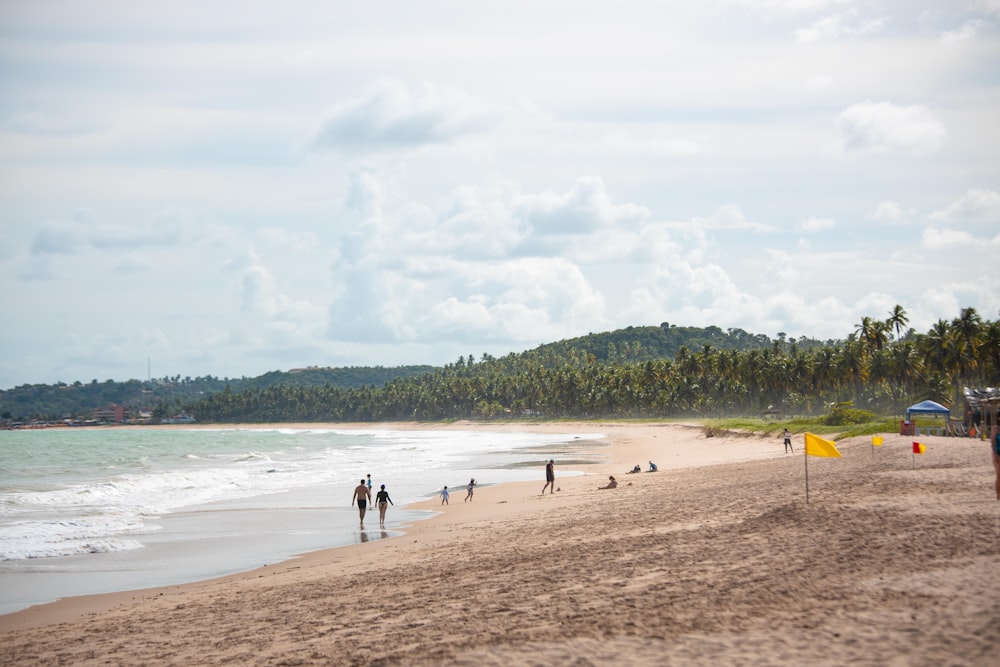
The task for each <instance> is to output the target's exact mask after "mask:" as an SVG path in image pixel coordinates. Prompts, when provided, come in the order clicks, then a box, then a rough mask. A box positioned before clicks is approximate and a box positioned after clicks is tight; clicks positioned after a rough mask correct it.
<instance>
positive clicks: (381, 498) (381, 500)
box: [375, 484, 396, 528]
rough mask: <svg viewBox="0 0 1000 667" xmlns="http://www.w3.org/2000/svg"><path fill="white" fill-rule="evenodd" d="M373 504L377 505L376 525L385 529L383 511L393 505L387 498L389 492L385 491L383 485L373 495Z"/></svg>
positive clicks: (390, 499)
mask: <svg viewBox="0 0 1000 667" xmlns="http://www.w3.org/2000/svg"><path fill="white" fill-rule="evenodd" d="M375 504H376V505H378V525H380V526H382V527H383V528H384V527H385V511H386V510H387V509H389V505H395V504H396V503H394V502H392V498H390V497H389V492H388V491H386V490H385V484H383V485H382V488H381V489H380V490H379V492H378V493H376V494H375Z"/></svg>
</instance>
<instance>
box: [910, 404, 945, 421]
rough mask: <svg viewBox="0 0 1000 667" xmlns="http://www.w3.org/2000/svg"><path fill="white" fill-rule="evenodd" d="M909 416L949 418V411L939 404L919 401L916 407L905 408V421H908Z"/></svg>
mask: <svg viewBox="0 0 1000 667" xmlns="http://www.w3.org/2000/svg"><path fill="white" fill-rule="evenodd" d="M911 415H940V416H943V417H949V416H950V415H951V411H950V410H948V408H946V407H944V406H943V405H941V404H940V403H935V402H934V401H920V402H919V403H917V404H916V405H911V406H910V407H908V408H906V421H910V416H911Z"/></svg>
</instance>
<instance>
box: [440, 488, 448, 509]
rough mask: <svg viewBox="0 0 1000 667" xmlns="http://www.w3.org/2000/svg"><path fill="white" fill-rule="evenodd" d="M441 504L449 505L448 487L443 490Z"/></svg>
mask: <svg viewBox="0 0 1000 667" xmlns="http://www.w3.org/2000/svg"><path fill="white" fill-rule="evenodd" d="M441 504H442V505H447V504H448V487H447V486H446V487H444V488H443V489H441Z"/></svg>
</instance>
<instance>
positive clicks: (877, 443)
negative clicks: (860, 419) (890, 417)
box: [872, 435, 882, 447]
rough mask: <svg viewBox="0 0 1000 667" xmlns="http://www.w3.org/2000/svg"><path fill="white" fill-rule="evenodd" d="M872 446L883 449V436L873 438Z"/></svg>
mask: <svg viewBox="0 0 1000 667" xmlns="http://www.w3.org/2000/svg"><path fill="white" fill-rule="evenodd" d="M872 446H874V447H881V446H882V436H880V435H873V436H872Z"/></svg>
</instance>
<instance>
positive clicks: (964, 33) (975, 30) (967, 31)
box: [941, 19, 989, 46]
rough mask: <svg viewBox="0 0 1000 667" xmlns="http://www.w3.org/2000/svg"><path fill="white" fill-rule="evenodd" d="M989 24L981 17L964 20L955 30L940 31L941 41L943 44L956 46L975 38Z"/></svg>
mask: <svg viewBox="0 0 1000 667" xmlns="http://www.w3.org/2000/svg"><path fill="white" fill-rule="evenodd" d="M988 25H989V24H988V23H987V22H986V21H983V20H982V19H972V20H971V21H966V22H965V23H963V24H962V25H961V26H960V27H958V28H956V29H955V30H947V31H945V32H943V33H941V43H942V44H944V45H945V46H957V45H961V44H965V43H966V42H970V41H972V40H973V39H975V37H976V35H978V34H979V33H980V32H982V30H983V29H984V28H986V27H987V26H988Z"/></svg>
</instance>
